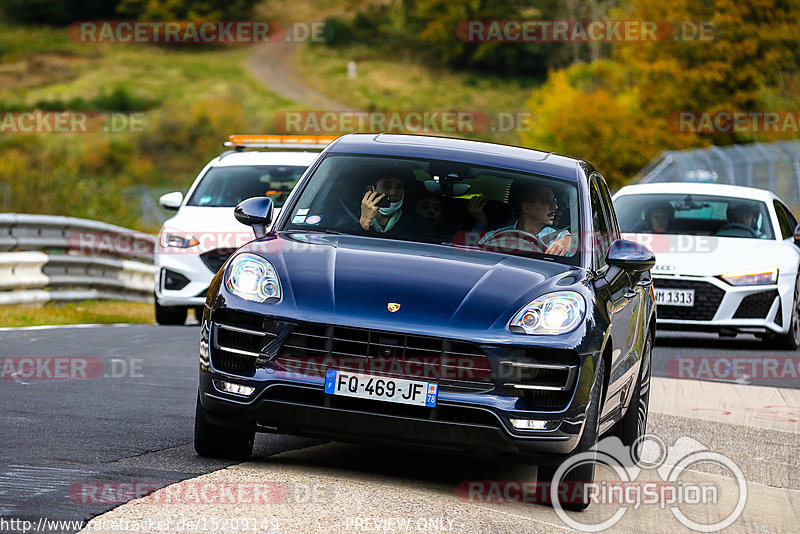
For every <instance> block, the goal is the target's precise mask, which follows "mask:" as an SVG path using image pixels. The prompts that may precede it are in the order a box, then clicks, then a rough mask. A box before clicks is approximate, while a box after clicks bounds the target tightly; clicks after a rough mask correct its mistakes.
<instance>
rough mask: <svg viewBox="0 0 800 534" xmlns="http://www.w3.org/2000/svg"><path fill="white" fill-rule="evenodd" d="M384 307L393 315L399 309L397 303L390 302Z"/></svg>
mask: <svg viewBox="0 0 800 534" xmlns="http://www.w3.org/2000/svg"><path fill="white" fill-rule="evenodd" d="M386 307H387V308H388V309H389V311H390V312H392V313H394V312H396V311H397V310H399V309H400V304H398V303H397V302H390V303H389V304H387V305H386Z"/></svg>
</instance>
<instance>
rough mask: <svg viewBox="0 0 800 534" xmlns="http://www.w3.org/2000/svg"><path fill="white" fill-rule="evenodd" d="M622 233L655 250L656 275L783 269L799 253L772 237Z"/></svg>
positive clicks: (698, 274) (693, 274) (695, 274)
mask: <svg viewBox="0 0 800 534" xmlns="http://www.w3.org/2000/svg"><path fill="white" fill-rule="evenodd" d="M623 237H624V238H625V239H630V240H631V241H635V242H637V243H641V244H643V245H645V246H646V247H648V248H650V250H652V251H653V252H654V253H655V255H656V265H655V267H654V268H653V274H654V275H656V276H658V275H662V274H663V275H679V274H680V275H691V276H717V275H720V274H722V273H726V272H731V271H742V270H750V269H765V268H773V267H778V268H780V269H781V270H782V272H783V271H784V270H785V269H786V268H787V266H790V265H792V263H793V258H792V256H793V254H794V255H795V256H796V252H794V251H792V247H794V245H792V244H789V243H784V242H783V241H775V240H773V239H747V238H735V237H714V236H693V235H664V234H624V235H623ZM794 263H795V264H796V262H794ZM793 272H794V270H793Z"/></svg>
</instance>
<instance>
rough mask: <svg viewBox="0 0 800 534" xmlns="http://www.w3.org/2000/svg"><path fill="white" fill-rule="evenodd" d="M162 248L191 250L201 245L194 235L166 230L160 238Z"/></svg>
mask: <svg viewBox="0 0 800 534" xmlns="http://www.w3.org/2000/svg"><path fill="white" fill-rule="evenodd" d="M159 242H160V244H161V248H170V247H173V248H190V247H196V246H197V245H199V244H200V241H198V240H197V238H195V237H194V236H193V235H192V234H187V233H186V232H178V231H174V230H164V231H163V232H161V235H160V236H159Z"/></svg>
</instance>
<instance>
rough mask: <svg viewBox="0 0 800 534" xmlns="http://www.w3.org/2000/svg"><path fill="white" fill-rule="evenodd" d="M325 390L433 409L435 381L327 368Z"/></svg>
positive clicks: (436, 389) (436, 385) (346, 395)
mask: <svg viewBox="0 0 800 534" xmlns="http://www.w3.org/2000/svg"><path fill="white" fill-rule="evenodd" d="M325 393H329V394H331V395H343V396H345V397H357V398H359V399H372V400H381V401H387V402H397V403H400V404H412V405H414V406H427V407H428V408H433V407H434V406H436V399H437V397H438V396H439V384H437V383H436V382H427V381H423V380H406V379H404V378H391V377H388V376H372V375H361V374H356V373H349V372H346V371H338V370H336V369H328V370H327V372H326V373H325Z"/></svg>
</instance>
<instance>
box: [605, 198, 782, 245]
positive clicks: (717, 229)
mask: <svg viewBox="0 0 800 534" xmlns="http://www.w3.org/2000/svg"><path fill="white" fill-rule="evenodd" d="M614 208H615V210H616V212H617V217H618V218H619V226H620V229H621V230H622V231H623V232H631V233H650V234H683V235H712V236H718V237H741V238H747V239H773V237H774V234H773V232H772V224H771V223H770V218H769V211H768V210H767V205H766V204H764V203H763V202H760V201H758V200H745V199H741V198H734V197H721V196H712V195H687V194H684V193H680V194H677V193H676V194H651V195H625V196H622V197H619V198H617V199H616V200H615V201H614Z"/></svg>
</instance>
